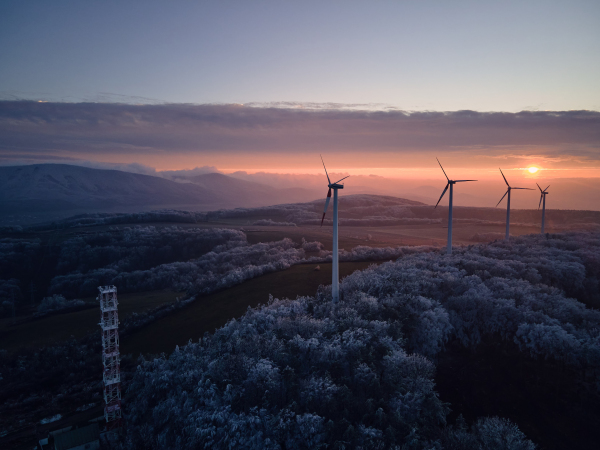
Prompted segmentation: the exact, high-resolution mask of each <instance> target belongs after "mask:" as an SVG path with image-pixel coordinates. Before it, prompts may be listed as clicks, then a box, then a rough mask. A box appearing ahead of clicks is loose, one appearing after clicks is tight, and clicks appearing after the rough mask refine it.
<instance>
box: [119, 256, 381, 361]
mask: <svg viewBox="0 0 600 450" xmlns="http://www.w3.org/2000/svg"><path fill="white" fill-rule="evenodd" d="M371 264H373V262H342V263H340V277H345V276H347V275H350V274H351V273H352V272H354V271H355V270H362V269H365V268H367V267H369V266H370V265H371ZM316 266H317V264H300V265H297V266H293V267H290V268H289V269H287V270H283V271H280V272H275V273H270V274H267V275H263V276H261V277H257V278H253V279H251V280H248V281H246V282H244V283H242V284H240V285H237V286H234V287H231V288H229V289H225V290H223V291H220V292H215V293H214V294H210V295H206V296H204V297H201V298H199V299H197V300H196V301H194V302H193V303H191V304H190V305H188V306H186V307H184V308H182V309H180V310H178V311H175V312H173V313H171V314H169V315H168V316H166V317H163V318H162V319H159V320H157V321H155V322H152V323H151V324H149V325H147V326H145V327H143V328H142V329H140V330H139V331H137V332H135V333H133V334H131V335H128V336H126V337H124V338H123V339H122V340H121V353H122V354H132V356H134V357H137V356H138V355H139V354H140V353H142V354H147V353H151V354H155V353H162V352H164V353H167V354H168V353H170V352H172V351H173V349H174V348H175V346H176V345H185V344H187V343H188V341H189V340H190V339H191V340H192V341H197V340H198V339H199V338H200V337H202V336H203V335H204V333H206V332H208V333H212V332H214V331H215V329H216V328H219V327H221V326H223V325H225V324H226V323H227V322H228V321H229V320H230V319H233V318H237V317H240V316H242V315H243V314H244V312H245V311H246V309H247V308H248V307H249V306H251V307H255V306H257V305H259V304H261V303H262V304H265V303H267V302H268V300H269V294H271V295H273V297H275V298H283V297H289V298H296V296H297V295H298V296H303V295H314V293H315V292H316V290H317V288H318V287H319V285H321V284H322V285H328V284H331V264H319V266H320V268H321V270H319V271H315V267H316Z"/></svg>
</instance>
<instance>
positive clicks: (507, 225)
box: [496, 169, 535, 241]
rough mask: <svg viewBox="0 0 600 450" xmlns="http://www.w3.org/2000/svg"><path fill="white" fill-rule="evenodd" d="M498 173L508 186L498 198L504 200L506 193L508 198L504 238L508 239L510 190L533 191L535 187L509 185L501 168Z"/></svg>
mask: <svg viewBox="0 0 600 450" xmlns="http://www.w3.org/2000/svg"><path fill="white" fill-rule="evenodd" d="M500 173H501V174H502V178H504V182H505V183H506V186H508V189H507V190H506V192H505V193H504V195H503V196H502V198H501V199H500V202H501V201H502V200H504V197H506V194H508V198H507V199H506V237H505V239H506V240H507V241H508V240H509V239H510V191H512V190H513V189H524V190H526V191H534V190H535V189H530V188H520V187H511V186H510V184H508V181H506V177H505V176H504V173H502V169H500ZM500 202H498V203H496V206H498V205H499V204H500Z"/></svg>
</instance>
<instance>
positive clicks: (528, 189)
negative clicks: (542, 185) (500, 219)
mask: <svg viewBox="0 0 600 450" xmlns="http://www.w3.org/2000/svg"><path fill="white" fill-rule="evenodd" d="M499 169H500V168H499ZM500 173H501V174H502V178H504V182H505V183H506V186H507V187H508V188H507V189H506V192H505V193H504V195H503V196H502V198H501V199H500V201H499V202H498V203H496V206H498V205H499V204H500V202H501V201H502V200H504V197H506V195H507V194H508V193H509V192H510V191H512V190H513V189H522V190H525V191H535V189H531V188H522V187H512V186H511V185H510V184H508V181H506V177H505V176H504V172H502V169H500ZM538 187H539V186H538ZM548 187H550V186H548ZM546 189H548V188H546Z"/></svg>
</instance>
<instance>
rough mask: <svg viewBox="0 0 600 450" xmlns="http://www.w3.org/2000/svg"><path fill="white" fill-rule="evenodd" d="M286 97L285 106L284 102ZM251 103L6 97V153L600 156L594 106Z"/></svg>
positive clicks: (2, 107) (0, 112) (2, 123)
mask: <svg viewBox="0 0 600 450" xmlns="http://www.w3.org/2000/svg"><path fill="white" fill-rule="evenodd" d="M280 106H281V105H280ZM290 106H292V105H288V106H287V107H271V106H260V107H249V106H243V105H192V104H162V105H153V104H146V105H131V104H119V103H50V102H49V103H38V102H31V101H1V102H0V158H4V159H6V158H7V155H9V154H10V155H19V154H20V155H23V154H28V155H38V156H39V157H42V156H45V157H51V156H55V157H56V156H57V155H61V156H62V157H73V158H84V159H85V158H86V155H92V154H102V155H110V154H114V155H117V154H119V155H123V154H127V155H149V154H151V155H165V156H168V155H169V154H172V153H173V152H176V153H180V154H199V155H202V154H203V153H209V152H220V153H223V152H225V153H227V152H229V153H232V154H234V153H240V152H246V153H251V152H273V153H274V152H277V153H285V152H288V153H294V152H302V151H311V152H319V151H322V150H327V151H328V152H342V151H343V152H351V153H352V152H354V153H359V152H363V153H364V152H365V151H370V152H415V151H434V150H435V151H440V150H442V151H461V152H468V153H473V154H481V153H482V152H486V154H487V155H488V156H494V155H496V154H505V153H507V151H506V150H507V148H511V149H513V150H514V149H515V148H516V147H522V150H519V151H520V152H521V153H523V154H536V155H539V154H544V155H546V156H547V157H557V156H559V155H562V156H564V155H577V156H580V157H583V158H585V159H594V160H597V159H599V157H600V155H599V153H598V151H597V149H598V147H599V145H600V113H599V112H594V111H522V112H519V113H504V112H476V111H454V112H406V111H393V110H384V111H370V110H360V109H353V108H354V107H356V106H360V105H351V106H352V107H353V108H350V109H339V108H337V109H336V108H334V106H339V105H335V104H324V105H321V107H320V108H319V107H316V106H315V105H312V104H311V105H309V106H311V107H310V108H295V107H290Z"/></svg>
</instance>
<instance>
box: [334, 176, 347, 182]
mask: <svg viewBox="0 0 600 450" xmlns="http://www.w3.org/2000/svg"><path fill="white" fill-rule="evenodd" d="M346 178H350V175H348V176H347V177H344V178H342V180H345V179H346ZM342 180H337V181H336V182H335V183H333V184H338V183H339V182H340V181H342Z"/></svg>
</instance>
